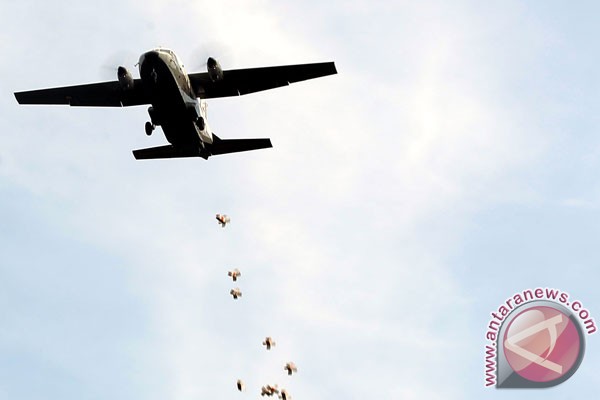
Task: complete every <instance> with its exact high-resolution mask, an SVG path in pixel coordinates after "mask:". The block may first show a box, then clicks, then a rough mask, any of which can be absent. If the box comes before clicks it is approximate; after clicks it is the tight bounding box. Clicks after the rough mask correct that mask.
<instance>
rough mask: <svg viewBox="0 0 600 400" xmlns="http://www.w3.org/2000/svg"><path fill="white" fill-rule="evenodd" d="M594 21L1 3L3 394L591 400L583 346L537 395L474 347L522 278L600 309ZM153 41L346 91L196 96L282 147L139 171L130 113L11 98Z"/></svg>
mask: <svg viewBox="0 0 600 400" xmlns="http://www.w3.org/2000/svg"><path fill="white" fill-rule="evenodd" d="M599 7H600V6H598V5H597V4H596V3H595V2H586V1H584V2H578V3H577V4H576V5H575V4H566V3H565V2H559V1H544V2H541V1H538V2H535V1H533V2H520V1H510V0H509V1H489V2H479V1H460V0H457V1H454V2H451V4H450V2H445V1H433V0H431V1H419V2H413V1H394V2H391V1H389V2H385V1H384V2H376V3H373V2H367V1H361V0H356V1H336V0H334V1H328V2H320V1H312V0H309V1H304V2H295V3H293V4H291V2H283V1H267V0H263V1H235V0H232V1H219V2H214V1H213V2H206V1H191V0H175V1H158V0H149V1H143V2H142V1H127V0H119V1H114V0H108V1H105V2H103V3H102V6H99V5H98V3H97V2H88V1H67V0H57V1H54V2H39V1H33V0H23V1H19V2H16V1H10V0H5V1H2V2H0V22H1V23H0V51H1V52H2V54H3V60H4V61H3V62H2V63H0V93H2V96H0V120H1V121H2V124H3V129H2V133H1V134H0V227H1V228H0V400H2V399H20V400H38V399H39V400H41V399H44V400H47V399H61V400H70V399H89V400H96V399H98V400H99V399H111V400H120V399H128V400H155V399H156V400H157V399H161V400H162V399H174V400H192V399H194V400H196V399H240V398H258V394H259V393H260V387H261V386H262V385H264V384H267V383H278V384H279V386H280V387H285V388H286V389H288V391H289V392H290V393H291V395H292V397H293V398H294V399H327V398H332V397H334V396H335V397H336V398H343V399H364V398H376V397H381V398H398V399H424V398H426V399H445V400H447V399H480V398H493V399H496V398H498V399H500V398H533V399H541V398H544V399H564V398H578V397H586V396H587V397H589V396H590V395H592V394H594V393H597V383H596V382H597V381H598V379H599V378H600V377H599V375H598V374H599V373H598V365H600V364H599V363H600V342H598V339H597V338H596V337H595V336H594V335H592V336H590V337H588V338H587V348H586V353H585V357H584V359H583V362H582V364H581V366H580V368H579V370H578V371H577V372H576V373H575V375H573V377H572V378H570V379H569V380H568V381H566V382H565V383H563V384H561V385H559V386H557V387H554V388H551V389H546V390H537V391H535V390H530V391H526V390H525V391H524V390H496V389H489V388H485V387H484V346H485V344H487V342H486V340H485V331H486V328H487V325H488V322H489V319H490V313H491V312H492V311H495V310H497V309H498V307H499V305H501V304H502V303H503V301H504V300H505V299H506V298H508V297H510V296H511V295H512V294H514V293H516V292H519V291H522V290H524V289H528V288H536V287H552V288H558V289H561V290H564V291H566V292H568V293H569V294H570V295H571V296H572V298H577V299H579V300H581V302H582V303H583V304H584V305H585V307H586V308H587V309H588V310H590V312H591V314H592V316H593V317H594V316H597V315H600V294H599V293H600V292H599V291H598V290H597V289H598V288H597V277H598V272H597V265H598V264H599V263H600V252H599V251H598V248H599V247H598V239H597V238H598V237H600V224H598V221H599V217H600V189H599V188H600V174H599V173H598V171H599V170H600V138H599V136H598V135H597V131H598V126H599V124H600V121H599V120H598V117H597V115H598V113H597V109H598V106H599V100H600V96H599V95H598V88H599V86H600V81H599V79H598V76H599V75H598V72H597V68H596V67H597V65H598V61H599V58H598V56H597V52H596V51H595V50H596V48H597V46H596V40H595V38H596V37H598V35H599V33H600V32H599V30H600V28H599V27H598V24H597V19H596V18H595V16H596V15H597V14H598V12H599V11H600V9H599ZM158 46H164V47H167V48H170V49H172V50H173V51H175V52H176V53H177V55H178V57H179V59H180V60H181V61H182V62H183V63H184V65H185V67H186V69H187V70H188V71H189V72H196V71H202V70H203V69H204V68H205V62H206V61H205V60H206V58H207V57H208V56H213V57H215V58H216V59H217V60H219V62H220V64H221V66H222V67H223V68H224V69H237V68H244V67H257V66H268V65H279V64H296V63H308V62H320V61H335V63H336V67H337V70H338V74H337V75H335V76H330V77H325V78H320V79H315V80H312V81H307V82H301V83H297V84H293V85H291V86H289V87H285V88H280V89H276V90H270V91H265V92H261V93H256V94H252V95H248V96H241V97H238V98H226V99H214V100H210V101H209V103H208V104H209V122H210V126H211V128H212V129H213V130H214V131H215V133H216V134H217V135H219V136H220V137H222V138H244V137H248V138H249V137H270V138H271V140H272V142H273V145H274V148H273V149H268V150H260V151H254V152H248V153H242V154H234V155H226V156H218V157H212V158H210V159H209V160H208V161H204V160H202V159H182V160H156V161H136V160H134V158H133V156H132V154H131V150H132V149H138V148H144V147H152V146H158V145H162V144H165V143H166V140H165V138H164V136H163V135H162V132H161V131H160V130H157V131H156V132H155V134H154V135H152V136H151V137H147V136H146V135H145V134H144V128H143V125H144V123H145V121H146V120H148V115H147V111H146V107H143V106H142V107H132V108H127V109H116V108H115V109H113V108H110V109H109V108H104V109H103V108H69V107H62V106H27V107H26V106H19V105H18V104H17V103H16V101H15V99H14V96H13V92H15V91H22V90H30V89H37V88H44V87H54V86H63V85H73V84H83V83H90V82H96V81H104V80H114V79H116V67H117V66H118V65H124V66H126V67H127V68H128V69H129V70H130V71H132V74H133V75H134V76H135V77H138V76H139V75H138V73H137V71H136V68H135V66H134V64H135V63H136V62H137V60H138V57H139V55H140V54H141V53H143V52H144V51H147V50H149V49H152V48H155V47H158ZM216 213H226V214H228V215H230V217H231V224H230V225H228V226H227V227H226V228H225V229H222V228H220V227H219V226H218V224H217V223H216V221H215V219H214V216H215V214H216ZM232 268H239V269H240V270H241V271H242V274H243V275H242V277H241V278H240V281H239V282H237V284H236V286H239V287H240V288H241V290H242V292H243V297H242V298H241V299H239V300H238V301H234V300H233V299H232V298H231V297H230V296H229V290H230V289H231V288H232V286H233V284H232V282H231V281H230V280H228V277H227V271H228V270H230V269H232ZM265 336H272V337H273V338H274V339H275V341H276V342H277V345H276V347H275V348H274V349H273V350H272V351H270V352H267V351H265V350H264V348H263V347H262V346H261V342H262V340H263V339H264V337H265ZM287 361H294V362H295V363H296V365H297V366H298V374H297V375H294V376H292V377H288V376H286V375H285V372H284V371H283V365H284V364H285V363H286V362H287ZM238 378H239V379H243V380H244V381H245V382H246V386H247V389H246V391H245V392H243V393H239V392H237V390H236V389H235V381H236V380H237V379H238Z"/></svg>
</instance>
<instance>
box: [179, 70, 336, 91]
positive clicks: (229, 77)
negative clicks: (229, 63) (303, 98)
mask: <svg viewBox="0 0 600 400" xmlns="http://www.w3.org/2000/svg"><path fill="white" fill-rule="evenodd" d="M333 74H337V70H336V69H335V64H334V63H333V62H325V63H316V64H298V65H283V66H278V67H262V68H246V69H232V70H228V71H223V79H221V80H218V81H216V82H213V81H212V80H211V79H210V77H209V75H208V73H207V72H202V73H197V74H190V75H189V78H190V82H191V84H192V88H193V89H194V92H195V93H196V96H198V97H200V98H203V99H211V98H215V97H228V96H241V95H244V94H248V93H254V92H260V91H261V90H268V89H274V88H276V87H280V86H287V85H289V84H290V83H294V82H300V81H304V80H307V79H314V78H319V77H322V76H327V75H333Z"/></svg>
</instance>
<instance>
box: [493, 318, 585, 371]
mask: <svg viewBox="0 0 600 400" xmlns="http://www.w3.org/2000/svg"><path fill="white" fill-rule="evenodd" d="M502 344H503V346H504V354H505V356H506V361H507V362H508V364H509V365H510V367H511V369H512V370H513V371H514V372H515V373H517V374H518V375H520V376H521V377H523V378H525V379H526V380H528V381H531V382H551V381H554V380H557V379H560V378H562V377H564V376H565V375H567V374H568V373H569V372H570V371H571V369H572V368H573V367H574V366H575V368H576V367H577V366H578V365H576V364H577V361H578V360H580V359H581V357H580V356H582V355H583V354H580V352H581V351H583V347H582V342H581V338H580V333H579V331H578V329H577V327H576V326H575V323H574V322H573V321H572V320H571V319H570V318H569V316H567V315H566V314H564V313H563V312H561V311H559V310H558V309H556V308H554V307H548V306H534V307H531V308H527V309H526V310H524V311H522V312H521V313H519V314H518V315H517V316H516V317H515V318H514V319H513V320H512V321H510V324H509V325H508V327H507V329H506V330H505V332H504V337H503V341H502ZM573 372H574V371H573Z"/></svg>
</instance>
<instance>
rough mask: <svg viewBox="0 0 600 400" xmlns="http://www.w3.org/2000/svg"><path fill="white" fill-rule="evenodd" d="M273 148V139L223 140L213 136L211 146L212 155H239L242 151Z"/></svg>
mask: <svg viewBox="0 0 600 400" xmlns="http://www.w3.org/2000/svg"><path fill="white" fill-rule="evenodd" d="M270 147H273V145H272V144H271V139H221V138H219V137H218V136H217V135H215V134H213V144H212V145H211V146H210V153H211V154H212V155H218V154H227V153H238V152H240V151H249V150H258V149H268V148H270Z"/></svg>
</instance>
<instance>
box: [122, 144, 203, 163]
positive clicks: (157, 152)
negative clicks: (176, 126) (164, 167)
mask: <svg viewBox="0 0 600 400" xmlns="http://www.w3.org/2000/svg"><path fill="white" fill-rule="evenodd" d="M133 156H134V157H135V158H136V160H150V159H154V158H179V157H200V151H199V150H198V149H195V148H193V147H175V146H172V145H170V144H169V145H166V146H159V147H150V148H147V149H140V150H134V151H133Z"/></svg>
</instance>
